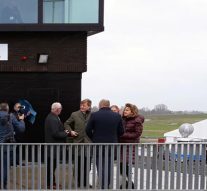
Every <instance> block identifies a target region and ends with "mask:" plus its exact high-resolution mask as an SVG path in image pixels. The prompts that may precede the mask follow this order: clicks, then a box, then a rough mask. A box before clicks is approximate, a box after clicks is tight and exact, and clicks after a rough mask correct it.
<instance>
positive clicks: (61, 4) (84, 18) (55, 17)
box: [43, 0, 99, 24]
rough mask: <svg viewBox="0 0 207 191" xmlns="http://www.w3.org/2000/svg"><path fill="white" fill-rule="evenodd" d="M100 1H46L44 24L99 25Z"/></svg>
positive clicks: (44, 4) (44, 5)
mask: <svg viewBox="0 0 207 191" xmlns="http://www.w3.org/2000/svg"><path fill="white" fill-rule="evenodd" d="M98 15H99V0H44V3H43V23H74V24H75V23H81V24H84V23H98V22H99V16H98Z"/></svg>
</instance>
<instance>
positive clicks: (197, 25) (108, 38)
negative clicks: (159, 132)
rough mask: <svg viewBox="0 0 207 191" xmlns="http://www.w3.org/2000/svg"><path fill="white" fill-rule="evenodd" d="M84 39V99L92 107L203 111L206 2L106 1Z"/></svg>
mask: <svg viewBox="0 0 207 191" xmlns="http://www.w3.org/2000/svg"><path fill="white" fill-rule="evenodd" d="M104 9H105V10H104V27H105V30H104V32H101V33H98V34H96V35H93V36H89V37H88V50H87V51H88V55H87V57H88V58H87V67H88V70H87V72H86V73H83V76H82V98H90V99H91V100H92V102H93V105H94V106H95V105H98V102H99V101H100V100H101V99H103V98H105V99H109V100H110V102H111V104H116V105H118V106H123V105H124V104H125V103H128V102H129V103H133V104H135V105H137V106H138V108H143V107H148V108H149V109H153V108H154V106H155V105H157V104H165V105H167V107H168V109H170V110H173V111H178V110H189V111H191V110H197V111H207V101H206V100H205V99H207V88H206V82H207V11H206V10H207V1H206V0H105V5H104Z"/></svg>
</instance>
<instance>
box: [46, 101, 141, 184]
mask: <svg viewBox="0 0 207 191" xmlns="http://www.w3.org/2000/svg"><path fill="white" fill-rule="evenodd" d="M91 104H92V102H91V100H89V99H84V100H82V101H81V102H80V109H79V110H78V111H76V112H73V113H72V114H71V116H70V117H69V118H68V119H67V120H66V121H65V123H64V124H63V123H62V122H61V120H60V118H59V117H58V116H59V115H60V113H61V111H62V105H61V103H58V102H55V103H53V104H52V106H51V112H50V113H49V114H48V116H47V117H46V120H45V142H46V143H64V142H65V141H66V138H67V137H72V138H73V142H74V143H90V142H92V143H139V142H140V136H141V134H142V131H143V123H144V117H143V116H142V115H140V114H139V112H138V108H137V107H136V105H134V104H130V103H127V104H125V107H124V110H123V113H122V114H120V111H119V108H118V106H116V105H113V106H110V101H109V100H106V99H102V100H101V101H100V102H99V111H97V112H94V113H91ZM96 153H97V156H96V157H97V160H96V166H97V170H98V174H99V173H102V180H101V181H102V188H104V182H105V177H108V181H107V182H108V186H109V184H110V161H111V158H110V154H109V155H108V156H107V157H108V166H107V167H106V168H108V174H107V176H105V175H106V174H105V173H106V172H105V162H104V161H105V152H104V149H103V151H102V155H101V156H99V155H98V153H99V152H96ZM127 154H129V152H127ZM54 156H56V155H55V154H54ZM99 157H102V164H99V160H98V159H99ZM134 160H135V148H133V161H132V162H133V163H134ZM50 162H51V156H50V154H49V155H48V161H47V165H48V166H47V173H48V174H50V173H51V172H50ZM80 162H81V158H80V153H79V155H78V186H80V177H81V173H82V170H81V165H80ZM86 162H87V158H86V157H84V168H85V169H84V186H86V177H87V176H86V173H87V170H86V168H87V165H86ZM53 165H54V166H53V180H54V184H53V188H55V187H56V185H55V176H54V172H55V169H56V158H55V157H54V162H53ZM100 165H102V172H99V169H100V168H99V166H100ZM122 165H123V164H122V163H121V165H120V166H122ZM126 168H127V169H126V172H127V174H126V176H128V168H129V164H128V160H127V164H126ZM120 173H122V168H121V169H120ZM47 177H48V179H47V185H48V188H50V183H51V182H50V176H47ZM133 187H134V184H133V182H132V188H133Z"/></svg>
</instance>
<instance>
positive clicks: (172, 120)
mask: <svg viewBox="0 0 207 191" xmlns="http://www.w3.org/2000/svg"><path fill="white" fill-rule="evenodd" d="M203 119H207V114H197V115H148V116H147V115H146V116H145V123H144V130H143V134H142V138H147V139H151V138H152V139H153V138H159V137H163V135H164V133H165V132H168V131H172V130H174V129H177V128H179V126H180V125H182V124H183V123H195V122H198V121H201V120H203Z"/></svg>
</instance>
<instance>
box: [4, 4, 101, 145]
mask: <svg viewBox="0 0 207 191" xmlns="http://www.w3.org/2000/svg"><path fill="white" fill-rule="evenodd" d="M0 5H1V6H0V72H1V73H0V79H1V80H0V90H1V93H0V102H2V101H7V102H8V103H9V104H10V106H11V107H12V106H13V104H14V103H15V102H16V101H17V100H18V99H21V98H23V99H27V100H28V101H29V102H31V103H32V105H33V107H34V109H35V111H37V117H36V121H35V124H34V125H33V126H31V127H30V125H28V127H27V132H26V138H25V141H26V142H42V141H43V138H44V134H43V132H44V128H43V127H44V119H45V117H46V115H47V114H48V112H49V111H50V106H51V104H52V103H53V102H55V101H59V102H61V103H62V104H63V113H62V115H61V119H62V120H63V121H64V120H66V118H67V117H68V116H69V115H70V113H71V112H72V111H74V110H77V109H78V108H79V102H80V99H81V78H82V73H83V72H86V71H87V37H88V36H89V35H93V34H96V33H98V32H101V31H103V30H104V28H103V0H29V1H28V0H15V1H14V0H0ZM31 7H32V8H31ZM5 9H6V11H5ZM9 9H11V10H12V11H11V12H9ZM17 11H18V15H17V14H16V12H17ZM4 12H6V14H5V13H4ZM14 12H15V14H16V15H15V14H12V13H14ZM5 15H6V16H5ZM2 50H3V52H2ZM2 54H3V55H2ZM41 54H44V55H48V61H47V63H38V59H39V55H41Z"/></svg>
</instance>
